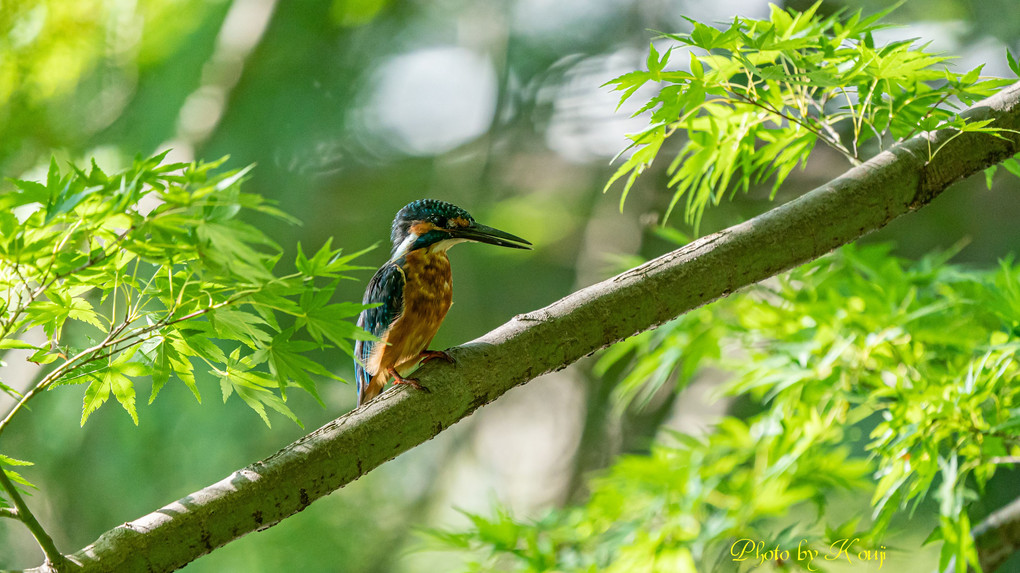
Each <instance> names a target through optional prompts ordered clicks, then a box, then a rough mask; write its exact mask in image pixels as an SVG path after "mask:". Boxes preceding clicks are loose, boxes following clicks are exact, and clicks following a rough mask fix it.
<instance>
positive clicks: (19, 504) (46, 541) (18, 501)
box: [0, 467, 67, 569]
mask: <svg viewBox="0 0 1020 573" xmlns="http://www.w3.org/2000/svg"><path fill="white" fill-rule="evenodd" d="M0 487H3V489H4V490H5V491H6V492H7V496H8V497H10V498H11V501H12V502H13V503H14V507H15V508H17V512H16V513H14V515H8V516H6V517H13V518H15V519H17V520H18V521H21V522H22V523H24V524H25V527H27V528H28V530H29V531H31V532H32V536H33V537H35V541H36V543H38V544H39V547H40V548H41V549H42V551H43V553H44V554H45V555H46V563H45V565H44V567H47V566H48V567H50V568H56V569H62V568H64V567H65V566H66V564H67V560H66V559H65V557H64V556H63V554H61V553H60V551H59V550H58V549H57V545H56V544H55V543H53V538H52V537H50V536H49V534H48V533H46V530H45V529H43V527H42V525H40V524H39V520H37V519H36V518H35V515H33V514H32V512H31V510H29V509H28V506H27V505H25V500H24V499H22V498H21V493H20V492H18V488H17V487H15V485H14V483H13V482H12V481H11V478H9V477H7V472H5V471H4V469H3V468H2V467H0ZM0 515H2V514H0Z"/></svg>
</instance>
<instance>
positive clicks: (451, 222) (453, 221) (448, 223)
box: [446, 219, 457, 229]
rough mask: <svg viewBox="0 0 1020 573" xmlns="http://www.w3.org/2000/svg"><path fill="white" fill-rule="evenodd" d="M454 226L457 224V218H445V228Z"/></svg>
mask: <svg viewBox="0 0 1020 573" xmlns="http://www.w3.org/2000/svg"><path fill="white" fill-rule="evenodd" d="M456 226H457V220H456V219H447V220H446V228H447V229H452V228H454V227H456Z"/></svg>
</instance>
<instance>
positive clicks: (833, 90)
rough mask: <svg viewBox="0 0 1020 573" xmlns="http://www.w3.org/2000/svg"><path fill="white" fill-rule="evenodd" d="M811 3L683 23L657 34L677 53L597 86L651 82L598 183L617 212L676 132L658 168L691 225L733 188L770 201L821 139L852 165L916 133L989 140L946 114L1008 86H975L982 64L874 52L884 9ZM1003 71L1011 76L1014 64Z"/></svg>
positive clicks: (630, 87)
mask: <svg viewBox="0 0 1020 573" xmlns="http://www.w3.org/2000/svg"><path fill="white" fill-rule="evenodd" d="M820 5H821V2H818V3H816V4H815V5H814V6H812V7H811V8H810V9H808V10H806V11H804V12H798V11H795V10H783V9H781V8H779V7H777V6H775V5H771V15H770V17H769V18H768V19H766V20H754V19H748V18H734V20H733V23H732V24H731V25H730V26H729V27H727V28H725V29H722V30H720V29H716V28H713V27H711V26H708V25H705V24H703V23H700V22H695V21H693V20H689V21H690V23H691V25H692V27H693V30H692V31H691V32H690V33H687V34H664V35H663V36H662V38H661V39H663V40H672V41H673V42H675V43H676V45H674V46H671V47H670V48H668V49H667V50H666V51H665V52H664V53H661V54H660V53H659V52H658V51H657V50H656V47H655V44H654V43H653V44H652V45H651V46H650V50H649V54H648V60H647V67H648V70H647V71H645V70H637V71H634V72H630V73H627V74H624V75H622V76H620V77H618V78H616V79H614V80H612V81H610V82H609V83H608V84H607V85H612V86H613V88H614V90H618V91H622V92H623V93H622V95H621V96H620V103H621V104H622V103H623V102H625V101H627V100H628V99H630V98H631V97H632V96H634V95H635V94H636V93H638V89H639V88H641V87H642V86H644V85H646V84H648V83H654V84H657V85H658V92H657V93H656V94H655V95H654V96H653V97H651V98H650V99H649V100H648V101H647V102H646V103H645V104H644V105H643V106H642V107H641V108H640V109H639V110H638V111H637V112H635V115H639V114H641V113H644V112H647V111H650V112H651V117H650V123H651V125H650V126H649V127H648V128H647V129H646V130H645V131H643V132H641V133H638V134H636V135H632V136H630V139H631V140H632V143H631V145H630V147H628V150H633V153H632V154H631V155H630V157H629V158H628V159H627V160H626V161H625V162H623V163H622V164H621V165H620V167H619V168H618V169H617V171H616V173H615V174H614V175H613V177H612V178H611V179H610V180H609V182H608V183H607V184H606V188H607V189H608V188H609V187H610V186H611V185H612V184H613V183H614V182H616V181H617V180H618V179H621V178H626V181H625V184H624V187H623V193H622V195H621V198H620V202H621V207H622V204H623V201H625V200H626V197H627V193H628V191H629V190H630V188H631V186H632V185H633V184H634V182H635V180H636V179H637V177H638V176H639V175H640V174H641V173H642V172H643V171H644V170H645V169H646V168H647V167H648V166H649V165H650V164H651V163H652V161H654V160H655V158H656V157H657V156H658V155H659V152H660V151H661V149H662V147H663V145H664V144H665V142H666V140H667V139H669V138H670V137H671V136H674V135H676V134H677V133H681V134H683V135H684V136H685V139H684V141H683V143H682V144H681V145H680V149H679V151H678V152H677V153H676V156H675V157H674V158H673V160H672V162H671V163H670V165H669V168H668V169H667V172H668V174H669V175H670V179H669V186H670V187H672V188H673V189H674V194H673V200H672V201H671V202H670V205H669V208H668V210H667V213H666V216H667V217H668V216H669V214H670V213H671V212H672V211H673V209H674V207H675V206H676V205H677V203H678V202H679V201H680V200H681V199H684V200H685V205H684V216H685V221H686V222H687V223H691V224H693V225H694V226H695V227H697V226H698V224H699V223H700V221H701V216H702V214H703V212H704V210H705V207H706V206H708V205H709V204H718V203H719V201H721V200H722V198H723V197H725V196H726V195H727V194H730V195H732V194H733V193H734V192H736V190H737V189H741V190H743V191H744V192H747V191H748V190H749V189H750V188H751V186H752V185H757V184H760V183H762V182H764V181H767V180H770V179H771V181H772V192H773V194H774V193H775V191H776V190H777V189H778V188H779V186H780V185H782V183H783V181H785V180H786V178H787V176H788V175H789V174H790V172H791V171H793V169H794V168H795V167H796V166H797V165H804V164H805V163H806V161H807V158H808V156H809V155H810V154H811V152H812V150H813V149H814V147H815V145H816V144H818V143H819V142H821V143H823V144H825V145H827V146H828V147H830V148H832V149H834V150H836V151H837V152H839V153H840V154H841V155H842V156H843V157H845V158H846V159H847V160H848V161H849V162H850V164H852V165H856V164H859V163H860V162H861V161H863V160H865V159H867V158H868V157H870V156H872V155H875V154H876V153H878V152H879V151H882V150H883V149H886V148H888V147H889V146H891V145H893V144H895V143H898V142H900V141H903V140H904V139H908V138H910V137H912V136H914V135H916V134H918V133H920V132H922V131H932V130H936V129H943V128H954V129H957V130H960V131H961V133H962V132H963V131H983V132H986V133H989V134H992V135H994V134H995V133H996V131H997V130H995V129H993V128H989V127H987V123H988V122H969V123H968V122H965V121H964V120H963V119H961V118H960V117H958V116H957V115H956V114H957V113H958V112H959V110H960V109H961V108H962V107H966V106H968V105H970V104H972V103H974V102H975V101H978V100H980V99H983V98H985V97H988V96H989V95H991V94H993V93H995V92H996V91H998V90H999V89H1000V88H1002V87H1003V86H1006V85H1009V84H1010V83H1012V81H1011V80H1006V79H1001V78H982V77H981V75H980V74H981V68H982V66H979V67H977V68H975V69H973V70H970V71H969V72H966V73H963V74H958V73H954V72H951V71H950V70H949V69H947V68H946V67H945V63H946V61H947V60H949V59H950V58H948V57H947V56H942V55H937V54H932V53H929V52H927V51H925V48H926V46H924V45H922V46H917V45H916V40H915V39H908V40H900V41H896V42H892V43H889V44H886V45H884V46H879V45H876V44H875V40H874V37H873V33H874V32H875V31H876V30H879V29H880V28H883V27H885V26H884V25H883V24H880V23H879V22H880V20H881V18H882V17H883V16H884V15H886V14H888V12H889V11H891V10H892V9H890V10H888V11H886V12H883V13H879V14H875V15H873V16H870V17H867V18H865V17H862V16H861V12H857V13H855V14H853V15H851V16H850V17H849V18H845V19H844V18H843V16H844V14H843V13H837V14H833V15H831V16H828V17H826V18H822V17H820V16H818V15H817V14H816V11H817V10H818V8H819V6H820ZM683 52H687V54H688V55H689V60H688V62H687V64H686V68H687V69H676V68H677V66H678V65H682V64H678V63H677V62H676V61H675V59H676V58H675V55H677V54H681V53H683ZM671 58H673V59H672V60H671ZM1009 62H1010V67H1011V68H1012V69H1013V71H1014V72H1015V73H1018V74H1020V65H1018V64H1017V62H1016V60H1015V59H1013V57H1012V55H1009ZM937 152H938V150H937V149H932V150H929V155H930V156H934V155H935V154H936V153H937ZM1012 166H1013V167H1018V166H1017V164H1016V163H1015V162H1014V163H1013V164H1012ZM1018 171H1020V169H1018Z"/></svg>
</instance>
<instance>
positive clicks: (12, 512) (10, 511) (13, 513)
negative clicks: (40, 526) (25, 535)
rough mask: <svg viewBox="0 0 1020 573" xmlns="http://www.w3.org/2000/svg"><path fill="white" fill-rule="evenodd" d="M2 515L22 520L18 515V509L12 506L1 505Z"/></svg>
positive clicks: (0, 511) (0, 515)
mask: <svg viewBox="0 0 1020 573" xmlns="http://www.w3.org/2000/svg"><path fill="white" fill-rule="evenodd" d="M0 517H6V518H8V519H17V520H19V521H20V520H21V518H20V517H18V510H17V509H14V508H11V507H0Z"/></svg>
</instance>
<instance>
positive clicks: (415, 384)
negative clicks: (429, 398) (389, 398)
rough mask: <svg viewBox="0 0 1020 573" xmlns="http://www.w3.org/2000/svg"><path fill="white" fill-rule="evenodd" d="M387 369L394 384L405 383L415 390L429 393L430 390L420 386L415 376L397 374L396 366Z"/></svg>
mask: <svg viewBox="0 0 1020 573" xmlns="http://www.w3.org/2000/svg"><path fill="white" fill-rule="evenodd" d="M387 371H388V372H389V373H390V376H392V377H393V383H394V384H407V385H408V386H410V387H412V388H414V389H415V390H421V391H422V392H425V393H426V394H429V393H430V392H431V391H430V390H429V389H428V388H426V387H424V386H422V385H421V384H419V383H418V380H417V379H415V378H404V377H403V376H401V375H400V374H398V373H397V369H396V368H389V369H388V370H387Z"/></svg>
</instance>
